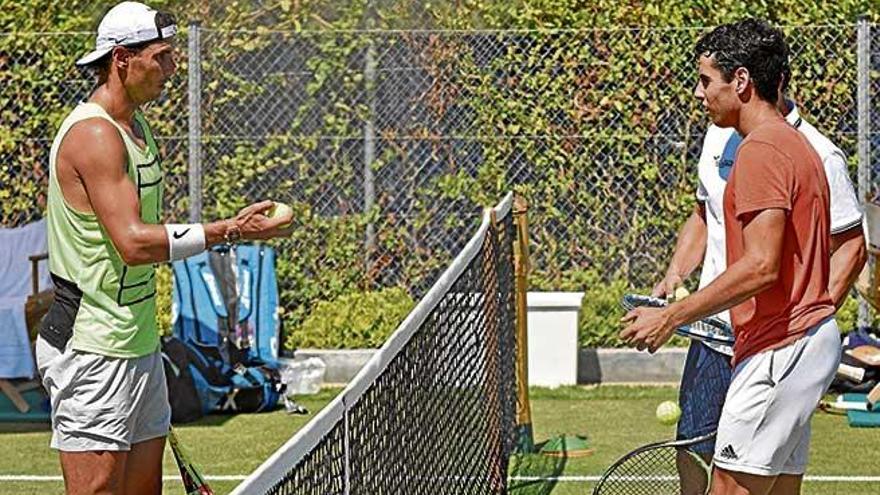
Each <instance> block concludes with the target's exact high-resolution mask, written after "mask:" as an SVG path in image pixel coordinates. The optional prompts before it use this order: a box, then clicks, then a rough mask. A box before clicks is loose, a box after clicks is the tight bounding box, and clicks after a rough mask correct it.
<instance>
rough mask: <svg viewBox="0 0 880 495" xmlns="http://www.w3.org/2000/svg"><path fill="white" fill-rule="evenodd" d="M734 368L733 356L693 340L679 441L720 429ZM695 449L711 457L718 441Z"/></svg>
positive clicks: (682, 393)
mask: <svg viewBox="0 0 880 495" xmlns="http://www.w3.org/2000/svg"><path fill="white" fill-rule="evenodd" d="M732 375H733V368H731V366H730V357H729V356H725V355H724V354H722V353H720V352H718V351H714V350H712V349H710V348H709V347H707V346H706V345H704V344H703V343H701V342H699V341H696V340H694V341H692V342H691V346H690V348H689V349H688V354H687V359H686V360H685V364H684V373H683V374H682V377H681V388H680V389H679V393H678V405H679V406H680V407H681V419H679V421H678V431H677V432H676V438H677V439H679V440H686V439H691V438H695V437H699V436H703V435H708V434H709V433H712V432H713V431H715V430H717V429H718V420H719V419H720V418H721V409H722V408H723V407H724V397H725V396H726V395H727V389H728V388H729V387H730V379H731V376H732ZM693 450H694V451H695V452H698V453H701V454H711V453H712V452H714V450H715V440H714V439H712V440H707V441H705V442H702V443H700V444H698V445H695V446H694V448H693Z"/></svg>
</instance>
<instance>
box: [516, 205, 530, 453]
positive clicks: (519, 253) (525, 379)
mask: <svg viewBox="0 0 880 495" xmlns="http://www.w3.org/2000/svg"><path fill="white" fill-rule="evenodd" d="M528 210H529V204H528V201H526V199H525V198H524V197H522V196H520V195H519V194H516V195H514V197H513V221H514V226H515V227H514V228H515V230H516V233H515V234H516V235H515V237H514V243H513V259H514V264H513V266H514V280H515V290H514V295H515V300H516V437H515V444H514V450H515V451H516V452H519V453H531V452H535V437H534V432H533V430H532V406H531V402H530V401H529V344H528V319H527V318H528V301H527V296H526V292H527V291H528V278H529V269H530V266H529V223H528Z"/></svg>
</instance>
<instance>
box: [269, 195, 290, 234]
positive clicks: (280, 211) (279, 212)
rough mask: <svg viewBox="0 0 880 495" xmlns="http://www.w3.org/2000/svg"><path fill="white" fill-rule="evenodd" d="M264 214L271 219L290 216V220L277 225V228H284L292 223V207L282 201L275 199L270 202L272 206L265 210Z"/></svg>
mask: <svg viewBox="0 0 880 495" xmlns="http://www.w3.org/2000/svg"><path fill="white" fill-rule="evenodd" d="M266 216H267V217H269V218H271V219H273V220H274V219H276V218H281V217H290V222H287V223H285V224H281V225H279V226H278V228H279V229H286V228H288V227H290V225H291V224H292V223H293V208H291V207H290V206H289V205H286V204H284V203H279V202H277V201H275V202H273V203H272V207H271V208H269V211H267V212H266Z"/></svg>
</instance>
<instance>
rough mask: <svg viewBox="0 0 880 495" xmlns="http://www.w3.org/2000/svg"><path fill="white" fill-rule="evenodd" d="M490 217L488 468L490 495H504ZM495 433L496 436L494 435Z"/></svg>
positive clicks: (486, 260)
mask: <svg viewBox="0 0 880 495" xmlns="http://www.w3.org/2000/svg"><path fill="white" fill-rule="evenodd" d="M487 213H488V215H489V230H488V232H486V237H485V238H484V239H483V246H484V248H483V250H482V251H483V253H482V256H483V259H482V283H483V286H484V288H483V294H485V304H486V397H487V399H488V401H487V411H486V413H487V414H486V418H487V419H488V421H489V441H490V442H491V447H490V451H491V452H492V453H493V454H494V455H492V456H490V458H489V459H488V461H489V463H490V466H489V475H490V479H489V480H488V481H489V489H490V490H491V491H490V493H499V494H500V493H504V492H505V484H506V483H505V480H506V478H507V473H506V472H504V466H503V462H502V458H503V456H504V439H503V436H502V435H501V434H500V433H501V431H502V425H501V417H500V414H499V413H500V411H501V406H500V397H499V394H500V392H501V390H500V388H499V385H500V380H499V379H498V374H499V373H500V366H499V363H498V351H499V350H500V342H499V340H498V339H499V333H498V317H499V316H500V313H499V310H498V308H499V304H498V293H499V290H498V270H497V265H498V240H499V230H498V218H497V215H496V214H495V210H494V209H493V208H489V209H488V210H487ZM493 433H494V435H493Z"/></svg>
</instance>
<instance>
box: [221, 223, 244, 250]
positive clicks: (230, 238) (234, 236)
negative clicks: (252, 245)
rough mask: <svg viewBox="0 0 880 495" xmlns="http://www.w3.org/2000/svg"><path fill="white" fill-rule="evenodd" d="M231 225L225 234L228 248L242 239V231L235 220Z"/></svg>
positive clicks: (224, 238) (224, 237)
mask: <svg viewBox="0 0 880 495" xmlns="http://www.w3.org/2000/svg"><path fill="white" fill-rule="evenodd" d="M230 223H231V225H230V226H229V227H226V233H224V234H223V240H224V241H226V245H228V246H232V245H233V244H235V243H236V242H238V241H239V240H240V239H241V229H240V228H238V224H237V223H235V221H234V220H233V221H231V222H230Z"/></svg>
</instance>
